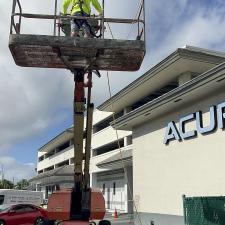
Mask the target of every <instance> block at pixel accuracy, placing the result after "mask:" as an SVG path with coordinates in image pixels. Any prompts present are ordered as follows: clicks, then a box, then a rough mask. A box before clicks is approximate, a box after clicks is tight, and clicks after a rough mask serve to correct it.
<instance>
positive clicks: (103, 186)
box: [102, 183, 105, 195]
mask: <svg viewBox="0 0 225 225" xmlns="http://www.w3.org/2000/svg"><path fill="white" fill-rule="evenodd" d="M102 194H103V195H104V194H105V183H104V184H103V185H102Z"/></svg>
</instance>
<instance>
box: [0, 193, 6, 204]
mask: <svg viewBox="0 0 225 225" xmlns="http://www.w3.org/2000/svg"><path fill="white" fill-rule="evenodd" d="M4 199H5V195H0V205H2V204H3V203H4Z"/></svg>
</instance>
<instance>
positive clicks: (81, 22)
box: [72, 0, 102, 38]
mask: <svg viewBox="0 0 225 225" xmlns="http://www.w3.org/2000/svg"><path fill="white" fill-rule="evenodd" d="M73 2H74V1H73ZM77 4H78V5H79V8H80V10H81V15H82V16H86V13H85V12H84V10H83V4H84V0H78V1H77V2H76V3H75V4H74V5H73V6H72V10H73V8H74V7H75V6H76V5H77ZM74 23H76V25H77V26H78V28H79V30H80V29H81V27H82V26H83V24H85V25H86V26H87V27H88V28H89V30H90V33H91V35H92V36H93V37H95V38H100V37H101V36H102V32H101V31H102V30H101V29H100V34H99V35H96V33H95V32H94V31H93V30H92V27H91V25H90V24H89V23H88V22H87V20H80V23H78V22H77V19H74Z"/></svg>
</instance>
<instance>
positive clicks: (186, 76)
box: [178, 72, 193, 86]
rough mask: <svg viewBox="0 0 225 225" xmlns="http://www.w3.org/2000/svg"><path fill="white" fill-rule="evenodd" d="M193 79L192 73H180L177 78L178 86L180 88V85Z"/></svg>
mask: <svg viewBox="0 0 225 225" xmlns="http://www.w3.org/2000/svg"><path fill="white" fill-rule="evenodd" d="M192 78H193V73H192V72H185V73H182V74H181V75H180V76H179V77H178V83H179V86H181V85H182V84H184V83H186V82H188V81H189V80H191V79H192Z"/></svg>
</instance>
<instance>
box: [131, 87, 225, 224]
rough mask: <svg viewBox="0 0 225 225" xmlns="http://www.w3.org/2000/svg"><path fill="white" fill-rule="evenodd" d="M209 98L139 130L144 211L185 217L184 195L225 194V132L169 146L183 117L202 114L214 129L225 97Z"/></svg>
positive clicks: (138, 187) (137, 168) (137, 188)
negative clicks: (169, 132)
mask: <svg viewBox="0 0 225 225" xmlns="http://www.w3.org/2000/svg"><path fill="white" fill-rule="evenodd" d="M209 94H210V95H211V96H208V97H206V98H204V99H199V100H195V99H193V101H192V102H191V103H190V104H189V105H186V106H183V108H179V109H174V112H171V113H170V114H167V115H164V116H162V117H161V118H158V119H154V120H153V121H148V122H147V121H146V123H145V124H143V125H141V126H139V127H137V128H134V130H133V138H134V139H133V146H134V152H133V165H134V168H133V170H134V198H135V200H136V204H137V207H138V210H139V211H140V212H143V213H156V214H164V215H165V214H168V215H183V206H182V204H183V203H182V195H184V194H185V195H187V196H210V195H211V196H218V195H225V176H224V171H225V131H222V130H220V129H217V130H216V131H215V132H213V133H211V134H208V135H204V136H203V135H201V134H199V135H198V137H197V138H192V139H189V140H185V141H183V142H178V141H171V142H170V144H169V145H165V144H163V139H164V135H165V130H166V126H167V124H168V122H170V121H175V122H176V124H177V122H178V121H179V118H180V117H182V116H185V115H187V114H189V113H193V112H196V111H199V110H202V111H203V112H204V123H205V126H206V125H208V123H207V121H209V113H207V112H208V110H209V107H210V106H211V105H213V104H217V103H220V102H225V93H224V92H222V91H220V92H218V93H217V94H214V96H212V93H209ZM186 129H187V130H191V129H196V126H195V122H190V123H188V124H187V126H186ZM155 224H160V223H155Z"/></svg>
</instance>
